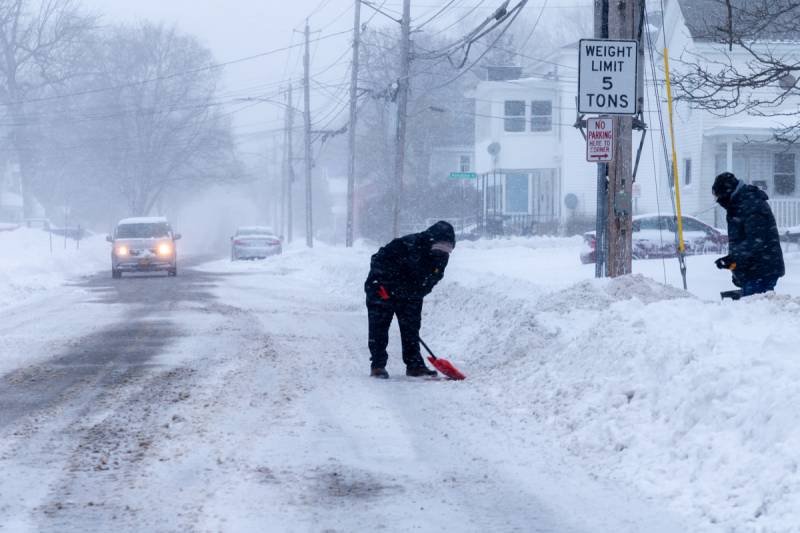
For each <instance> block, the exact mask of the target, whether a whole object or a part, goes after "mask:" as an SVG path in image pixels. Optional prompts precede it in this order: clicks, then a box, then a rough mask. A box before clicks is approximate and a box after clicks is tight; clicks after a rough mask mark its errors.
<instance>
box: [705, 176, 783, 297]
mask: <svg viewBox="0 0 800 533" xmlns="http://www.w3.org/2000/svg"><path fill="white" fill-rule="evenodd" d="M711 192H712V193H713V194H714V197H716V199H717V203H718V204H719V205H721V206H722V207H723V208H724V209H725V211H726V212H727V214H726V218H727V221H728V255H726V256H725V257H720V258H719V259H717V260H716V261H715V262H714V263H715V264H716V265H717V268H719V269H727V270H730V271H731V274H732V276H733V284H734V285H736V286H737V287H739V288H740V289H741V291H725V292H723V293H721V296H722V297H723V298H726V297H728V298H733V299H734V300H738V299H739V298H740V297H742V296H750V295H753V294H760V293H763V292H767V291H771V290H773V289H774V288H775V284H776V283H777V282H778V278H780V277H782V276H783V275H784V273H785V267H784V264H783V250H782V249H781V242H780V237H779V235H778V226H777V224H776V223H775V217H774V215H773V214H772V210H771V209H770V207H769V204H768V203H767V199H768V197H767V194H766V193H765V192H764V191H762V190H761V189H759V188H758V187H755V186H753V185H748V184H746V183H744V182H743V181H739V180H738V179H736V176H734V175H733V174H732V173H730V172H723V173H722V174H720V175H719V176H717V178H716V179H715V180H714V185H713V187H712V188H711Z"/></svg>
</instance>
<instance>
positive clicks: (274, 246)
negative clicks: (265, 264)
mask: <svg viewBox="0 0 800 533" xmlns="http://www.w3.org/2000/svg"><path fill="white" fill-rule="evenodd" d="M282 252H283V245H282V243H281V239H280V237H278V236H277V235H275V233H274V232H273V231H272V229H270V228H267V227H262V226H243V227H240V228H239V229H237V230H236V234H235V235H234V236H233V237H231V261H238V260H240V259H264V258H266V257H269V256H271V255H278V254H280V253H282Z"/></svg>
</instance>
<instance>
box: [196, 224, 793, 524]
mask: <svg viewBox="0 0 800 533" xmlns="http://www.w3.org/2000/svg"><path fill="white" fill-rule="evenodd" d="M579 249H580V242H578V241H576V239H561V240H558V239H552V240H548V239H540V240H531V241H526V240H497V241H485V242H477V243H459V245H458V246H457V248H456V251H455V253H454V254H453V256H452V259H451V264H450V266H449V267H448V272H447V275H446V277H445V280H444V281H443V282H442V283H441V284H440V286H438V287H437V288H436V289H435V290H434V292H433V294H432V295H431V296H430V297H429V298H428V299H426V303H425V311H424V313H425V317H424V320H423V335H424V336H425V338H426V340H427V341H429V343H430V344H431V346H432V347H433V348H434V349H436V350H437V351H439V352H440V353H439V355H440V356H442V357H447V358H450V359H451V360H452V361H453V362H454V363H456V365H457V366H459V368H461V369H462V370H463V371H464V372H465V373H466V374H467V376H468V382H467V383H468V384H469V386H470V387H473V388H474V390H476V391H477V392H478V393H479V395H480V396H481V397H483V398H486V400H487V401H488V402H489V403H491V404H493V405H499V406H502V407H501V411H500V412H498V413H497V416H499V417H504V418H510V419H512V420H514V421H515V422H516V423H517V424H518V426H519V427H520V428H521V431H528V432H530V433H531V434H532V435H531V437H533V436H536V437H537V438H545V439H547V440H549V441H551V442H556V443H558V444H559V445H560V446H562V447H563V449H564V451H565V454H566V455H567V456H569V457H571V458H572V460H573V461H577V462H578V463H580V464H582V465H584V468H585V469H587V470H589V471H591V472H592V473H593V474H594V475H596V476H599V477H600V478H611V479H616V480H619V481H622V482H624V483H625V484H627V485H630V486H631V487H635V488H637V489H638V490H639V491H641V492H642V493H643V494H645V495H648V496H650V497H654V498H657V499H659V500H662V501H666V502H670V505H672V506H673V508H675V509H676V510H678V511H679V512H680V513H681V514H683V515H684V516H686V517H688V519H689V521H690V522H691V523H693V524H697V525H696V526H695V527H692V529H691V530H692V531H694V532H709V533H710V532H722V531H726V532H729V531H730V532H732V531H736V532H737V533H744V532H754V533H755V532H766V531H769V532H770V533H777V532H790V531H798V530H799V529H798V526H797V524H798V523H800V517H798V509H800V473H798V460H797V450H798V449H800V424H798V422H800V420H799V419H798V418H799V417H798V415H797V414H796V405H797V404H798V403H800V358H798V351H797V348H796V347H797V346H800V328H798V327H797V326H798V324H800V298H797V297H793V296H787V295H786V293H789V294H794V295H798V294H800V290H798V289H799V288H800V283H798V281H800V276H798V274H797V272H800V254H787V271H788V272H789V275H788V276H787V277H786V278H784V279H783V280H781V282H780V283H779V285H778V289H779V291H781V292H783V294H777V295H769V296H758V297H753V298H750V299H747V300H745V301H741V302H731V301H725V302H720V301H719V298H718V292H719V290H723V289H726V288H730V280H729V279H728V277H727V276H726V275H725V273H721V272H719V271H718V270H717V269H716V268H714V267H713V259H714V257H713V256H694V257H690V258H689V280H690V289H691V290H693V291H694V292H695V294H692V293H686V292H684V291H682V290H680V289H679V288H677V286H679V285H680V277H679V276H678V273H677V267H676V265H675V262H674V261H668V262H663V261H660V260H657V261H636V262H635V263H634V270H635V272H639V274H635V275H633V276H629V277H625V278H620V279H616V280H595V279H592V276H593V272H594V267H593V266H592V265H580V263H579V261H578V255H577V253H578V251H579ZM374 250H375V247H369V246H366V245H361V246H357V247H356V248H354V249H351V250H345V249H342V248H330V247H324V246H323V247H317V248H315V249H314V250H304V249H302V248H294V249H292V250H290V251H289V252H287V253H286V254H284V256H282V257H280V258H274V259H271V260H267V261H263V262H259V263H241V264H239V263H234V264H231V263H228V262H224V263H222V262H221V263H217V264H214V265H209V266H208V267H207V268H212V269H217V270H223V271H240V272H250V273H257V272H259V271H270V272H272V273H280V272H285V273H287V274H288V273H292V274H293V275H299V276H306V277H307V278H308V279H309V280H313V282H314V284H317V283H321V285H323V286H324V287H326V290H328V291H331V292H332V293H339V294H341V295H342V296H344V297H346V298H349V299H350V300H348V301H352V302H354V305H355V304H358V305H360V302H361V299H362V298H363V292H362V288H361V284H362V283H363V280H364V278H365V276H366V272H367V269H368V265H369V255H370V254H371V253H373V252H374ZM643 273H644V274H647V275H649V276H650V277H648V276H646V275H643ZM655 279H657V280H659V281H662V280H663V279H667V280H668V282H669V283H671V284H672V286H670V285H664V284H662V283H659V282H658V281H654V280H655ZM702 298H704V299H702ZM365 327H366V326H365ZM393 335H396V332H395V333H393ZM531 440H533V439H531ZM531 453H534V454H535V453H536V450H535V449H531Z"/></svg>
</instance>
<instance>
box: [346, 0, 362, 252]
mask: <svg viewBox="0 0 800 533" xmlns="http://www.w3.org/2000/svg"><path fill="white" fill-rule="evenodd" d="M360 43H361V0H355V15H354V17H353V64H352V68H351V69H350V71H351V72H350V123H349V125H348V148H349V150H350V159H349V160H348V161H347V228H346V230H345V231H346V235H345V242H344V244H345V246H346V247H347V248H350V247H351V246H353V219H354V210H355V183H356V119H357V118H358V117H357V116H356V115H357V113H356V107H357V104H358V101H357V99H358V47H359V44H360Z"/></svg>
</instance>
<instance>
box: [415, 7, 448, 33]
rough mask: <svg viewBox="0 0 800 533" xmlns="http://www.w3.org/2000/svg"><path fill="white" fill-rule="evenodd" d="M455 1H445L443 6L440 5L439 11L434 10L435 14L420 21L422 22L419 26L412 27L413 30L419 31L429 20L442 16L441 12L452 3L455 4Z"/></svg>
mask: <svg viewBox="0 0 800 533" xmlns="http://www.w3.org/2000/svg"><path fill="white" fill-rule="evenodd" d="M456 1H457V0H450V1H449V2H447V3H446V4H445V5H444V6H442V7H441V8H440V9H439V11H437V12H436V13H435V14H434V15H433V16H432V17H431V18H429V19H428V20H426V21H425V22H422V23H420V24H419V26H417V27H416V28H414V30H416V31H420V30H421V29H422V28H424V27H425V26H427V25H428V24H430V23H431V22H433V21H434V20H436V19H437V18H438V17H440V16H442V14H443V13H444V12H445V11H447V10H448V9H449V8H450V7H451V6H452V5H453V4H455V3H456ZM423 16H424V15H423Z"/></svg>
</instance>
